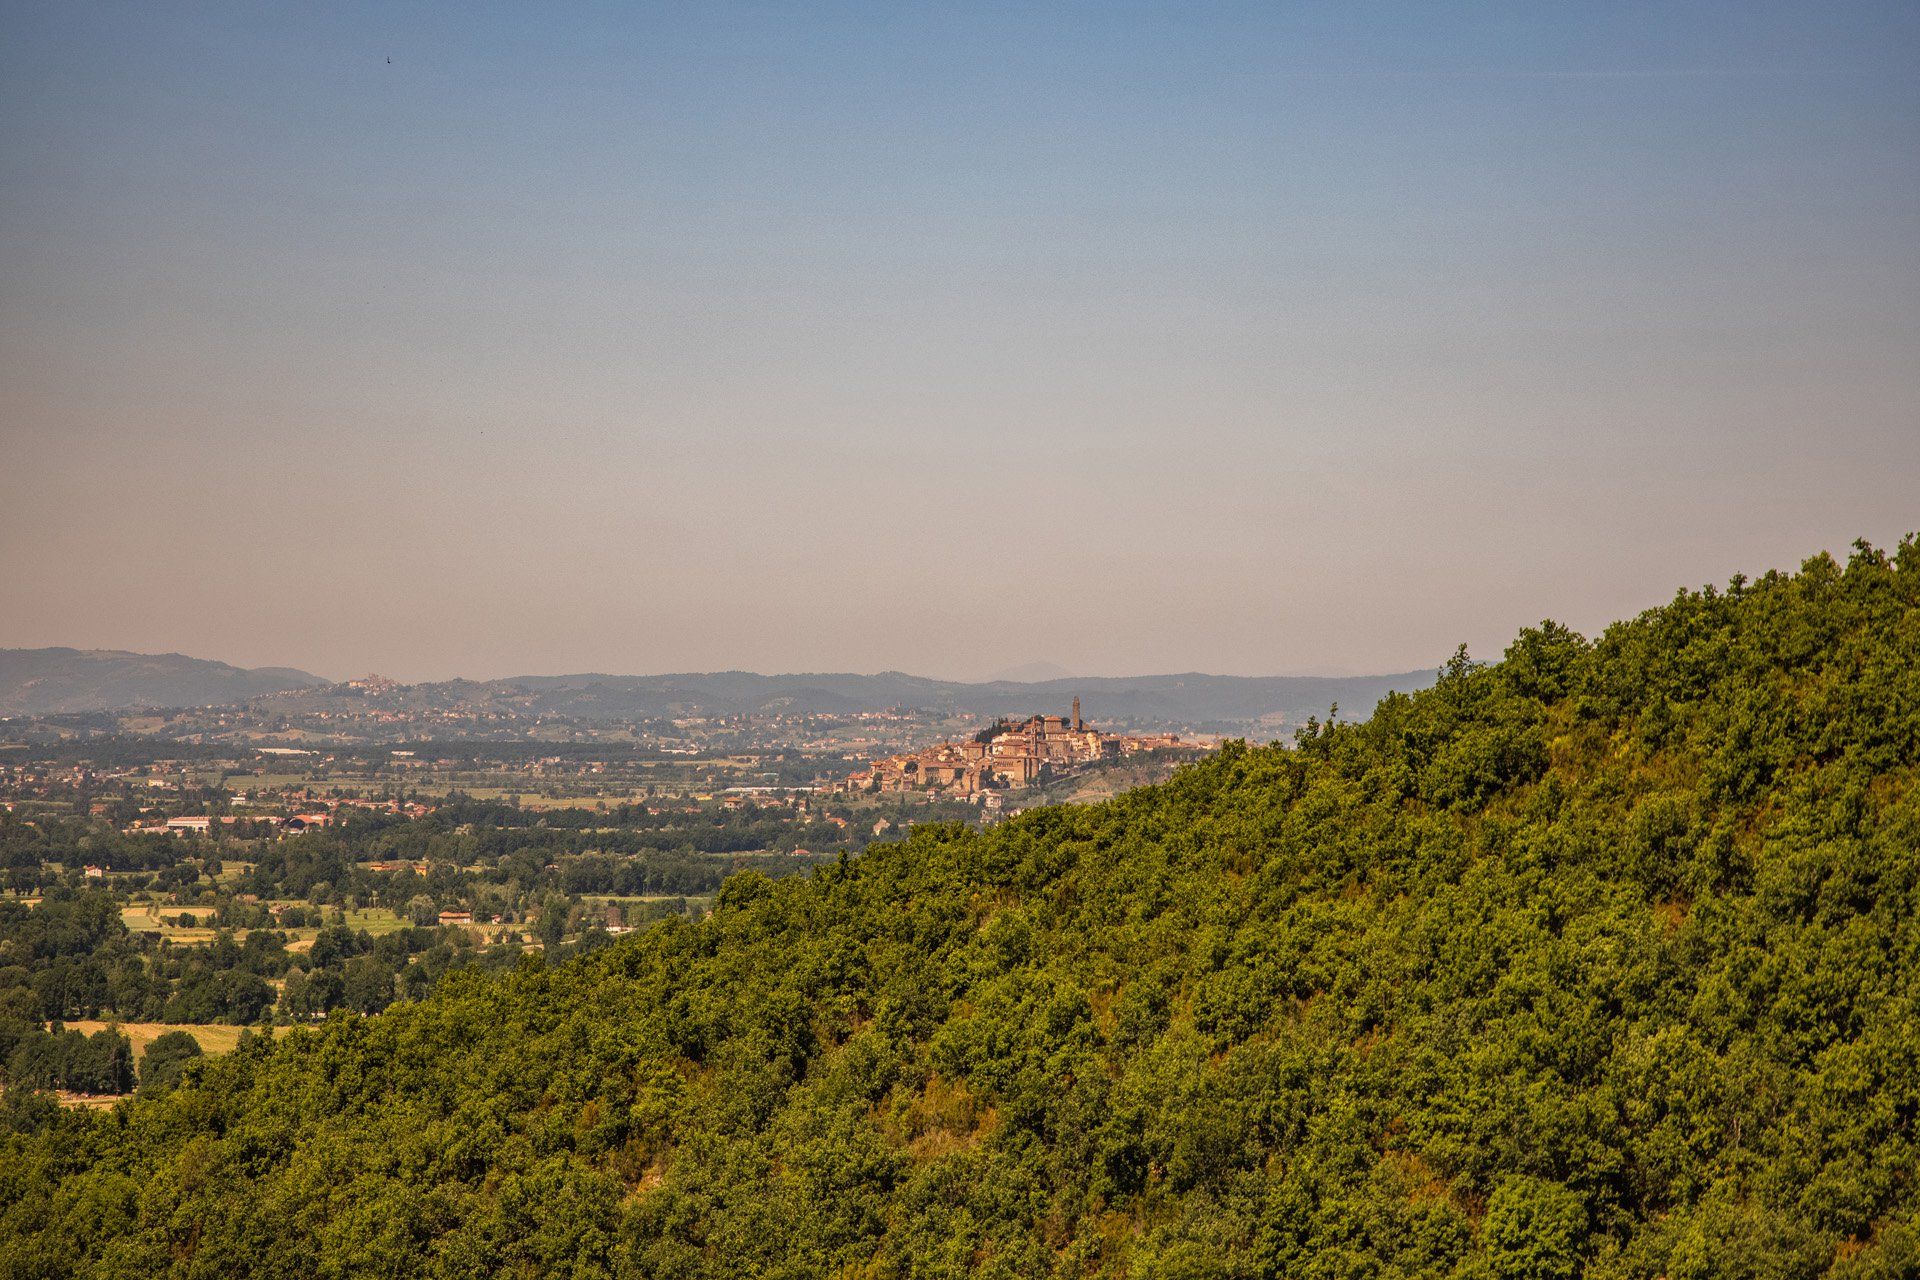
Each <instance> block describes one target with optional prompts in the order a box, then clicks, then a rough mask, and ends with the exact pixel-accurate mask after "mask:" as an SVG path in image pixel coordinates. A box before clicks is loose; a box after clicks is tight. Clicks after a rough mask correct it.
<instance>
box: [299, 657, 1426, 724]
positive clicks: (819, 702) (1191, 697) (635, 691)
mask: <svg viewBox="0 0 1920 1280" xmlns="http://www.w3.org/2000/svg"><path fill="white" fill-rule="evenodd" d="M1433 679H1434V672H1433V671H1431V670H1427V671H1403V672H1396V673H1393V674H1389V675H1378V676H1215V675H1205V674H1202V673H1199V672H1184V673H1177V674H1170V675H1148V676H1072V677H1067V678H1063V679H1054V680H1039V681H1030V682H1021V681H1013V680H992V681H987V682H985V683H982V684H969V683H965V682H962V681H956V680H933V679H929V678H927V677H925V676H914V675H907V674H905V673H903V672H899V671H883V672H880V673H878V674H876V675H856V674H852V673H848V672H798V673H790V674H786V675H760V674H758V673H756V672H752V671H714V672H681V673H675V674H669V675H653V676H620V675H607V674H601V673H577V674H572V675H557V676H514V677H511V678H508V679H504V680H485V681H478V680H445V681H438V682H434V683H430V684H416V685H403V684H396V683H394V682H392V681H387V680H381V679H377V678H376V679H368V680H360V681H353V682H350V683H348V684H341V685H328V686H324V687H320V688H313V689H302V690H298V691H296V692H291V693H282V694H276V695H273V696H272V697H271V698H269V699H267V701H266V702H265V703H263V704H262V708H261V709H262V710H269V709H270V710H273V711H275V712H279V713H286V714H293V715H298V714H301V713H303V712H322V711H324V712H329V713H351V712H354V711H357V710H363V709H366V708H368V707H369V706H370V705H372V704H376V703H377V705H378V706H379V707H380V708H382V709H383V710H388V711H393V712H397V713H402V714H404V713H407V712H410V711H411V712H419V711H446V710H451V709H454V708H456V707H464V708H467V709H470V710H485V711H486V712H487V713H489V714H491V715H494V716H505V717H508V718H526V719H533V718H541V717H551V718H560V719H565V720H573V721H577V722H594V721H602V722H609V721H632V720H656V719H664V718H669V717H678V716H732V715H749V714H767V713H785V714H789V715H855V714H859V713H861V712H875V711H886V710H889V709H892V708H896V707H911V708H917V709H919V710H923V711H934V712H949V713H969V714H973V715H985V716H998V715H1029V714H1032V713H1033V712H1036V711H1054V712H1057V713H1060V714H1065V713H1066V711H1067V709H1068V707H1069V706H1070V705H1071V704H1072V702H1073V699H1075V698H1076V697H1077V698H1080V699H1081V700H1082V703H1083V705H1084V709H1085V712H1086V716H1087V718H1088V719H1089V720H1090V721H1092V722H1093V723H1096V724H1107V725H1128V724H1131V725H1137V726H1149V725H1151V726H1183V725H1184V726H1189V727H1191V728H1194V729H1197V730H1203V731H1215V732H1231V733H1242V732H1244V733H1249V734H1254V735H1256V736H1257V735H1258V734H1260V733H1262V732H1266V731H1268V730H1272V729H1277V728H1278V727H1279V726H1281V725H1291V724H1299V723H1302V722H1304V721H1305V720H1306V719H1307V717H1308V716H1320V717H1322V718H1325V716H1326V715H1327V712H1328V710H1329V709H1330V708H1331V707H1332V706H1333V705H1334V704H1335V703H1338V704H1339V705H1340V706H1341V707H1342V708H1344V711H1343V718H1347V719H1354V718H1359V717H1361V716H1364V715H1365V714H1367V712H1368V711H1370V710H1371V709H1372V707H1373V705H1374V703H1376V702H1378V701H1379V700H1380V699H1381V698H1382V697H1384V696H1385V695H1386V694H1387V693H1388V692H1389V691H1393V690H1398V691H1400V692H1403V693H1405V692H1412V691H1414V690H1416V689H1422V688H1425V687H1426V686H1427V685H1429V684H1431V683H1433Z"/></svg>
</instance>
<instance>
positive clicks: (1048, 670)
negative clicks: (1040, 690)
mask: <svg viewBox="0 0 1920 1280" xmlns="http://www.w3.org/2000/svg"><path fill="white" fill-rule="evenodd" d="M1072 674H1073V672H1071V671H1069V670H1067V669H1066V668H1065V667H1063V666H1061V665H1060V664H1059V663H1057V662H1028V663H1024V664H1022V665H1021V666H1017V667H1008V668H1007V669H1006V670H1005V671H996V672H994V674H993V675H992V676H991V677H990V679H991V680H992V681H993V682H996V683H999V682H1007V681H1011V682H1013V683H1015V684H1034V683H1036V682H1038V681H1041V680H1065V679H1066V678H1067V677H1068V676H1070V675H1072Z"/></svg>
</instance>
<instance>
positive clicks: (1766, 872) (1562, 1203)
mask: <svg viewBox="0 0 1920 1280" xmlns="http://www.w3.org/2000/svg"><path fill="white" fill-rule="evenodd" d="M1917 762H1920V545H1916V543H1915V542H1914V541H1913V540H1911V539H1909V540H1908V541H1907V542H1905V543H1903V544H1902V545H1901V547H1900V549H1899V551H1898V552H1897V554H1896V555H1894V556H1892V557H1886V556H1882V555H1881V554H1880V553H1877V552H1875V551H1873V550H1872V549H1870V548H1865V547H1862V548H1860V549H1859V550H1858V552H1857V554H1856V555H1855V556H1854V557H1853V559H1852V560H1851V561H1850V562H1849V563H1848V564H1847V565H1846V566H1845V567H1844V568H1843V567H1842V566H1840V565H1839V564H1836V563H1835V562H1833V561H1831V560H1829V559H1827V558H1825V557H1821V558H1818V559H1815V560H1813V561H1810V562H1809V563H1808V564H1807V565H1806V566H1805V567H1804V568H1803V569H1802V571H1801V572H1800V573H1799V574H1798V575H1792V576H1785V575H1769V576H1767V577H1766V578H1763V579H1761V580H1760V581H1758V582H1755V583H1751V584H1748V583H1744V582H1736V583H1735V584H1734V586H1733V588H1732V589H1730V590H1728V591H1725V592H1716V591H1705V592H1699V593H1689V594H1683V595H1682V596H1680V597H1679V598H1678V599H1676V600H1675V601H1674V602H1673V603H1672V604H1670V605H1668V606H1666V607H1665V608H1662V609H1659V610H1655V611H1652V612H1650V613H1649V614H1647V615H1645V616H1643V617H1641V618H1639V619H1637V620H1634V621H1632V622H1628V623H1623V624H1620V625H1618V626H1616V627H1614V628H1612V629H1610V630H1609V631H1608V632H1607V634H1606V635H1605V636H1604V637H1603V638H1602V639H1601V640H1600V641H1598V642H1597V643H1594V644H1589V643H1588V642H1586V641H1585V640H1583V639H1582V638H1580V637H1579V636H1576V635H1574V634H1572V633H1570V632H1568V631H1565V630H1564V629H1562V628H1559V627H1555V626H1552V625H1551V624H1549V625H1545V626H1542V627H1541V628H1539V629H1537V630H1532V631H1528V632H1526V633H1524V634H1522V635H1521V636H1520V637H1519V639H1518V640H1517V641H1516V642H1515V643H1514V645H1513V646H1512V648H1511V649H1509V651H1508V653H1507V656H1506V659H1505V660H1504V661H1503V662H1501V663H1499V664H1496V665H1493V666H1488V667H1475V666H1474V665H1473V664H1471V663H1469V662H1467V661H1465V659H1464V657H1463V658H1460V659H1457V660H1456V661H1454V662H1453V663H1451V664H1449V666H1448V667H1447V669H1446V670H1445V672H1444V673H1443V675H1442V678H1441V680H1440V681H1439V683H1438V684H1437V686H1436V687H1434V688H1433V689H1431V690H1429V691H1427V692H1423V693H1420V694H1418V695H1415V696H1413V697H1390V698H1388V699H1387V700H1386V701H1384V702H1383V703H1382V704H1381V705H1380V706H1379V708H1378V709H1377V711H1376V712H1375V714H1374V716H1373V718H1372V719H1371V720H1370V721H1368V722H1367V723H1365V724H1363V725H1359V726H1340V727H1333V728H1328V727H1322V726H1319V725H1315V726H1313V727H1312V728H1311V730H1310V731H1309V732H1306V733H1304V734H1303V735H1301V737H1300V739H1299V741H1298V743H1297V745H1296V746H1295V747H1294V748H1293V749H1290V750H1283V749H1279V748H1268V749H1260V750H1248V749H1238V748H1236V749H1230V750H1227V751H1225V752H1223V753H1221V754H1220V755H1219V756H1218V757H1216V758H1214V759H1212V760H1210V761H1208V762H1207V763H1205V764H1202V765H1199V766H1196V767H1193V768H1190V769H1187V770H1184V771H1183V772H1181V773H1180V774H1179V775H1178V776H1177V777H1176V778H1175V779H1174V781H1173V782H1171V783H1170V784H1168V785H1166V786H1162V787H1157V788H1151V789H1147V790H1142V791H1137V792H1133V793H1129V794H1128V795H1126V796H1123V797H1122V798H1120V799H1118V800H1116V801H1113V802H1110V803H1107V804H1102V805H1098V806H1090V807H1084V808H1075V807H1066V808H1058V809H1047V810H1041V811H1037V812H1034V813H1031V814H1029V815H1026V816H1024V817H1023V818H1021V819H1019V820H1017V821H1015V822H1012V823H1009V824H1006V825H1005V826H1002V827H999V828H996V829H993V830H990V831H988V832H986V833H973V832H968V831H964V830H961V829H958V828H946V829H934V830H927V829H923V830H921V831H918V832H916V833H915V834H914V836H913V838H912V839H910V840H908V841H906V842H904V843H902V844H898V845H891V846H876V847H875V848H873V849H871V850H869V851H868V852H867V853H866V854H865V855H864V856H862V857H858V858H853V859H848V860H845V861H843V862H841V863H840V864H839V865H836V866H831V867H823V868H821V869H820V870H818V871H817V872H816V873H814V874H813V875H812V876H809V877H795V878H790V879H787V880H783V881H778V882H775V881H770V880H767V879H765V878H763V877H760V876H757V875H751V874H748V875H740V876H736V877H734V878H733V879H732V880H730V881H729V882H728V884H727V886H726V887H725V889H724V890H723V892H722V894H721V896H720V899H719V900H718V902H717V903H716V907H715V910H714V912H713V913H712V915H711V916H710V917H708V918H707V919H705V920H702V921H700V922H698V923H690V922H687V921H684V920H677V919H676V920H669V921H666V922H664V923H662V924H660V925H657V926H655V927H654V928H652V929H650V930H648V931H646V932H645V933H643V934H641V935H639V936H637V937H634V938H631V939H628V940H625V941H623V942H621V943H619V944H617V945H614V946H611V947H606V948H603V949H601V950H599V951H597V952H594V953H593V954H590V955H586V956H583V957H580V958H577V959H575V960H572V961H571V962H569V963H566V964H562V965H557V966H548V965H543V964H542V963H541V962H540V961H538V960H536V959H531V958H530V959H528V960H527V961H526V962H524V963H523V964H522V965H521V966H520V967H519V968H518V969H516V970H514V971H513V972H511V973H510V974H506V975H486V974H481V973H478V972H472V971H459V972H455V973H453V974H451V975H449V976H448V977H447V978H446V979H445V981H444V982H443V983H442V984H441V986H440V987H439V989H438V990H437V991H436V992H435V993H434V994H433V995H432V996H431V997H430V998H429V999H427V1000H424V1001H421V1002H419V1003H401V1004H398V1005H395V1006H394V1007H392V1008H390V1009H388V1010H387V1011H386V1012H385V1013H383V1014H381V1015H379V1016H377V1017H366V1018H358V1017H349V1016H345V1015H336V1016H335V1017H334V1018H333V1019H332V1020H330V1021H329V1022H327V1023H326V1024H325V1025H324V1026H322V1027H318V1028H313V1029H301V1030H296V1031H294V1032H292V1033H290V1034H286V1035H283V1036H282V1037H280V1038H279V1039H278V1040H277V1041H276V1042H273V1043H268V1042H266V1041H264V1040H255V1041H251V1042H249V1043H248V1044H247V1045H245V1046H243V1047H242V1048H241V1049H240V1050H239V1051H237V1052H236V1053H234V1054H232V1055H230V1056H229V1057H227V1058H225V1059H222V1060H219V1061H214V1062H205V1061H202V1062H194V1063H189V1064H187V1065H185V1066H184V1067H183V1068H182V1069H181V1071H180V1077H181V1083H180V1084H179V1085H178V1087H176V1088H174V1089H172V1090H171V1091H169V1092H166V1093H164V1094H161V1095H159V1096H156V1097H150V1098H142V1099H140V1100H139V1101H136V1102H131V1103H125V1104H122V1105H120V1106H119V1107H117V1108H116V1109H115V1110H114V1111H112V1112H111V1113H107V1114H104V1115H99V1116H90V1115H85V1114H79V1113H73V1112H66V1113H57V1114H56V1113H53V1112H50V1111H49V1110H48V1109H46V1108H45V1107H41V1106H36V1105H33V1104H31V1103H30V1102H29V1101H28V1100H26V1099H20V1098H14V1099H13V1100H12V1101H11V1103H10V1106H9V1114H10V1116H11V1121H10V1123H11V1126H12V1130H13V1133H14V1136H13V1137H12V1138H10V1139H8V1140H7V1146H6V1147H5V1149H4V1150H0V1273H5V1274H9V1275H22V1276H25V1275H31V1276H44V1277H61V1276H80V1275H86V1276H94V1275H98V1276H152V1275H179V1276H247V1275H270V1276H275V1277H279V1278H286V1277H298V1276H311V1275H324V1276H368V1275H379V1276H449V1277H452V1276H459V1277H468V1276H483V1275H500V1276H582V1277H586V1276H614V1275H618V1276H636V1277H637V1276H658V1277H734V1276H754V1275H757V1276H769V1277H774V1276H778V1277H803V1276H824V1275H845V1276H867V1277H881V1276H917V1277H946V1276H960V1275H968V1274H979V1275H989V1276H1046V1275H1086V1274H1108V1275H1122V1274H1126V1275H1138V1276H1155V1277H1169V1278H1174V1277H1178V1278H1195V1280H1198V1278H1202V1277H1269V1276H1271V1277H1278V1276H1305V1277H1370V1276H1381V1277H1389V1276H1471V1277H1485V1278H1487V1280H1521V1278H1547V1277H1574V1276H1582V1275H1584V1276H1587V1277H1596V1278H1597V1277H1630V1276H1631V1277H1648V1278H1649V1280H1650V1278H1651V1277H1656V1276H1667V1277H1672V1278H1673V1280H1683V1278H1705V1277H1814V1276H1833V1277H1848V1278H1852V1280H1859V1278H1862V1277H1869V1276H1873V1277H1891V1276H1896V1275H1911V1274H1914V1272H1915V1268H1916V1267H1920V1191H1917V1190H1916V1187H1915V1173H1916V1169H1917V1168H1920V1148H1917V1146H1916V1138H1917V1136H1920V1135H1916V1133H1915V1121H1916V1115H1920V911H1916V908H1920V799H1917V798H1916V792H1915V782H1916V777H1917V775H1920V763H1917Z"/></svg>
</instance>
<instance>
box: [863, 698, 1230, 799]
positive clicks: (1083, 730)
mask: <svg viewBox="0 0 1920 1280" xmlns="http://www.w3.org/2000/svg"><path fill="white" fill-rule="evenodd" d="M1205 749H1206V746H1205V744H1202V743H1198V742H1184V741H1182V740H1181V738H1180V735H1179V734H1176V733H1156V734H1146V735H1136V734H1118V733H1103V732H1102V731H1100V730H1098V729H1094V728H1090V727H1089V726H1088V725H1087V724H1086V722H1085V721H1083V720H1082V719H1081V718H1080V699H1078V698H1075V699H1074V700H1073V714H1072V715H1071V717H1068V716H1049V715H1035V716H1030V717H1028V718H1027V719H1025V720H1022V721H1017V722H1016V721H1011V720H1000V721H996V722H995V723H994V724H993V725H992V727H990V728H987V729H983V730H981V731H980V732H979V733H977V734H975V735H974V736H973V737H972V738H971V739H968V740H966V741H964V742H939V743H935V744H934V745H933V746H931V747H926V748H923V749H921V750H919V751H911V752H907V753H904V754H901V755H892V756H885V757H882V758H880V759H876V760H874V761H872V762H871V763H870V764H869V765H868V766H867V767H866V768H865V769H861V770H858V771H856V772H855V773H853V774H852V775H851V776H849V777H848V778H847V779H846V780H845V781H844V782H842V783H841V784H840V785H839V789H840V790H842V791H846V792H851V793H856V794H857V793H861V792H888V791H931V792H939V793H942V794H944V795H946V796H948V797H950V798H954V799H964V800H972V801H975V802H982V803H983V802H985V801H986V800H987V799H988V797H989V793H991V792H994V791H1001V790H1010V789H1014V788H1020V787H1031V786H1037V785H1039V784H1042V783H1046V782H1051V781H1054V780H1057V779H1059V778H1061V777H1064V776H1067V775H1068V774H1070V773H1072V772H1074V771H1077V770H1080V769H1084V768H1087V767H1089V766H1091V765H1095V764H1099V763H1100V762H1102V761H1106V760H1117V759H1121V758H1123V757H1125V756H1131V755H1138V754H1140V753H1142V752H1146V751H1162V750H1188V751H1200V750H1205Z"/></svg>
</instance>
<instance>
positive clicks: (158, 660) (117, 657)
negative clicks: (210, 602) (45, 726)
mask: <svg viewBox="0 0 1920 1280" xmlns="http://www.w3.org/2000/svg"><path fill="white" fill-rule="evenodd" d="M325 683H326V681H324V680H322V679H321V678H320V677H319V676H316V675H313V674H311V673H309V672H306V671H297V670H295V669H293V668H292V667H255V668H252V669H249V668H246V667H236V666H231V665H229V664H228V663H225V662H211V661H208V660H207V659H204V658H189V657H187V656H186V655H184V654H179V653H128V652H126V651H124V650H120V649H0V715H8V716H21V715H66V714H73V713H77V712H86V711H126V710H132V709H135V708H139V707H202V706H216V705H221V704H225V703H233V702H243V701H245V700H247V699H248V698H256V697H259V696H261V695H263V694H268V693H279V692H282V691H285V690H288V689H302V688H308V687H311V686H313V685H320V684H325Z"/></svg>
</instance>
